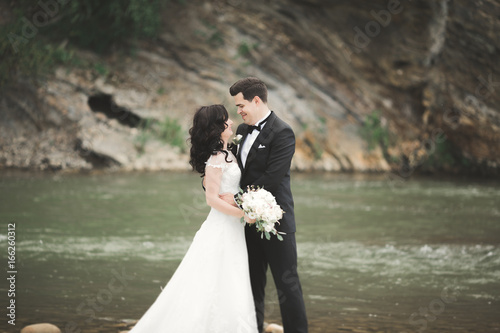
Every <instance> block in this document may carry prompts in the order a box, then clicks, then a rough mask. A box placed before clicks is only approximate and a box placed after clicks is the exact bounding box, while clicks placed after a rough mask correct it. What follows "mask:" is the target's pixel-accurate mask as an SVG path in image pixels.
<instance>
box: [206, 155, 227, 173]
mask: <svg viewBox="0 0 500 333" xmlns="http://www.w3.org/2000/svg"><path fill="white" fill-rule="evenodd" d="M205 164H206V165H207V166H210V167H213V168H219V169H222V170H224V169H225V168H226V167H227V162H226V155H224V153H217V155H212V156H210V158H209V159H208V161H206V162H205Z"/></svg>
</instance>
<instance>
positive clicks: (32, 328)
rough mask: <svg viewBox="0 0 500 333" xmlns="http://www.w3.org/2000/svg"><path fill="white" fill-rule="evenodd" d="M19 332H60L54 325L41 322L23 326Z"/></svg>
mask: <svg viewBox="0 0 500 333" xmlns="http://www.w3.org/2000/svg"><path fill="white" fill-rule="evenodd" d="M21 333H61V330H60V329H59V328H58V327H57V326H55V325H52V324H48V323H41V324H33V325H29V326H26V327H24V328H23V329H22V330H21Z"/></svg>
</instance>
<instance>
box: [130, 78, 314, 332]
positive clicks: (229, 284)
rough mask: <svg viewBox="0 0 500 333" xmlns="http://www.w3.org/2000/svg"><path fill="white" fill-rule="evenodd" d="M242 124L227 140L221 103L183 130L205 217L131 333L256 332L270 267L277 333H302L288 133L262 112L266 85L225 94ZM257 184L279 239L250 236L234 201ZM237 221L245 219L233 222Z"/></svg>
mask: <svg viewBox="0 0 500 333" xmlns="http://www.w3.org/2000/svg"><path fill="white" fill-rule="evenodd" d="M229 92H230V94H231V96H233V98H234V101H235V104H236V106H237V107H238V114H239V115H240V116H241V117H242V119H243V123H242V124H241V125H239V126H238V130H237V132H236V134H237V135H238V134H239V135H241V136H242V139H241V142H240V143H239V144H238V145H232V144H231V143H230V142H229V140H230V138H231V137H232V135H233V131H232V129H231V125H232V124H233V122H232V121H231V120H230V119H229V116H228V113H227V110H226V109H225V108H224V106H222V105H211V106H204V107H201V108H200V109H198V110H197V111H196V113H195V115H194V119H193V127H192V128H191V129H190V130H189V133H190V136H191V138H190V140H191V151H190V155H191V160H190V164H191V165H192V167H193V169H194V170H196V171H197V172H199V173H200V174H201V175H202V176H203V177H204V184H205V188H206V191H205V196H206V201H207V204H208V205H209V206H211V210H210V213H209V214H208V216H207V218H206V220H205V221H204V223H203V224H202V226H201V228H200V230H199V231H198V232H197V233H196V235H195V237H194V239H193V242H192V244H191V246H190V248H189V250H188V252H187V253H186V255H185V257H184V259H183V260H182V262H181V263H180V265H179V267H178V268H177V270H176V272H175V273H174V275H173V276H172V278H171V279H170V281H169V282H168V284H167V285H166V287H165V288H164V289H163V291H162V292H161V293H160V295H159V296H158V298H157V299H156V301H155V302H154V303H153V305H152V306H151V307H150V308H149V310H148V311H147V312H146V313H145V314H144V316H143V317H142V318H141V319H140V320H139V321H138V323H137V324H136V326H135V327H134V328H133V329H132V330H131V331H130V332H131V333H154V332H164V333H202V332H207V333H208V332H214V333H232V332H234V333H247V332H248V333H260V332H262V331H263V322H264V290H265V286H266V272H267V268H268V267H270V269H271V273H272V276H273V279H274V283H275V285H276V289H277V295H278V298H279V304H280V310H281V317H282V321H283V327H284V332H285V333H306V332H307V318H306V313H305V307H304V300H303V296H302V288H301V285H300V281H299V276H298V274H297V249H296V243H295V218H294V211H293V197H292V193H291V190H290V163H291V160H292V156H293V154H294V152H295V137H294V133H293V131H292V129H291V128H290V126H289V125H287V124H286V123H285V122H283V121H282V120H281V119H280V118H278V117H277V116H276V114H275V113H274V112H272V111H270V110H269V108H268V106H267V87H266V85H265V84H264V82H262V81H261V80H259V79H257V78H253V77H248V78H244V79H241V80H239V81H237V82H236V83H235V84H233V85H232V86H231V88H230V89H229ZM248 185H256V186H260V187H264V188H265V189H266V190H268V191H270V192H271V193H272V194H273V195H274V196H275V198H276V201H277V203H278V204H279V205H280V206H281V208H282V209H283V210H284V211H285V214H284V215H283V218H282V220H281V221H280V224H279V226H277V230H278V231H281V232H283V233H285V234H284V235H283V241H280V240H278V239H277V237H276V236H274V235H273V236H272V237H271V239H270V240H267V239H266V238H265V237H264V238H262V237H261V234H260V233H258V232H257V231H256V228H255V225H254V224H253V223H254V222H255V221H254V220H251V219H250V218H249V217H248V216H246V215H245V214H244V213H243V211H242V210H241V209H240V208H238V207H237V205H236V204H235V200H234V197H233V196H234V195H235V194H236V193H237V192H238V190H239V188H242V189H246V188H247V186H248ZM241 217H244V218H245V221H247V222H248V223H245V224H242V223H241V222H240V219H241Z"/></svg>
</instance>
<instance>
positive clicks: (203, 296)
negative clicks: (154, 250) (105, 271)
mask: <svg viewBox="0 0 500 333" xmlns="http://www.w3.org/2000/svg"><path fill="white" fill-rule="evenodd" d="M224 157H225V156H224V155H223V154H222V153H219V154H218V155H214V156H212V157H210V159H209V160H208V161H207V168H208V167H215V168H221V169H222V179H221V184H220V193H224V192H231V193H236V192H237V191H238V189H239V181H240V177H241V172H240V169H239V167H238V163H237V162H236V157H234V155H232V154H231V153H229V158H228V160H230V161H231V163H227V162H225V159H224ZM130 332H131V333H157V332H158V333H159V332H162V333H233V332H234V333H257V321H256V316H255V307H254V302H253V297H252V290H251V286H250V276H249V271H248V257H247V249H246V242H245V233H244V224H243V223H241V221H240V219H239V218H237V217H233V216H230V215H226V214H223V213H221V212H219V211H217V210H216V209H214V208H212V209H211V210H210V213H209V214H208V216H207V218H206V220H205V222H204V223H203V224H202V226H201V228H200V230H198V232H197V233H196V235H195V237H194V239H193V242H192V244H191V246H190V247H189V250H188V252H187V253H186V255H185V256H184V259H183V260H182V262H181V263H180V265H179V267H178V268H177V270H176V272H175V273H174V275H173V276H172V278H171V279H170V281H169V282H168V284H167V285H166V286H165V288H164V289H163V291H162V292H161V293H160V295H159V296H158V298H157V299H156V301H155V302H154V303H153V305H152V306H151V307H150V308H149V310H148V311H147V312H146V313H145V314H144V316H143V317H142V318H141V319H140V320H139V321H138V322H137V324H136V325H135V327H134V328H133V329H132V330H131V331H130Z"/></svg>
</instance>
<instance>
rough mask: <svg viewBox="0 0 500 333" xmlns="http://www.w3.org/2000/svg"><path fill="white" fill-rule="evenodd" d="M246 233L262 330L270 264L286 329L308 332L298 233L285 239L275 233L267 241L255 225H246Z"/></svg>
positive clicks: (291, 331) (253, 289)
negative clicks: (298, 251)
mask: <svg viewBox="0 0 500 333" xmlns="http://www.w3.org/2000/svg"><path fill="white" fill-rule="evenodd" d="M245 235H246V241H247V250H248V262H249V265H250V281H251V284H252V292H253V298H254V301H255V310H256V313H257V326H258V328H259V332H263V324H264V297H265V287H266V272H267V268H268V267H270V268H271V273H272V276H273V279H274V283H275V285H276V289H277V292H278V298H279V304H280V311H281V319H282V320H283V329H284V332H285V333H307V317H306V309H305V305H304V298H303V295H302V287H301V285H300V280H299V275H298V273H297V244H296V242H295V233H290V234H286V235H283V238H284V240H283V241H279V240H278V239H277V238H276V236H274V235H271V240H267V239H266V238H265V237H264V238H263V239H262V238H261V234H260V233H257V231H256V229H255V226H249V225H246V227H245Z"/></svg>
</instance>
